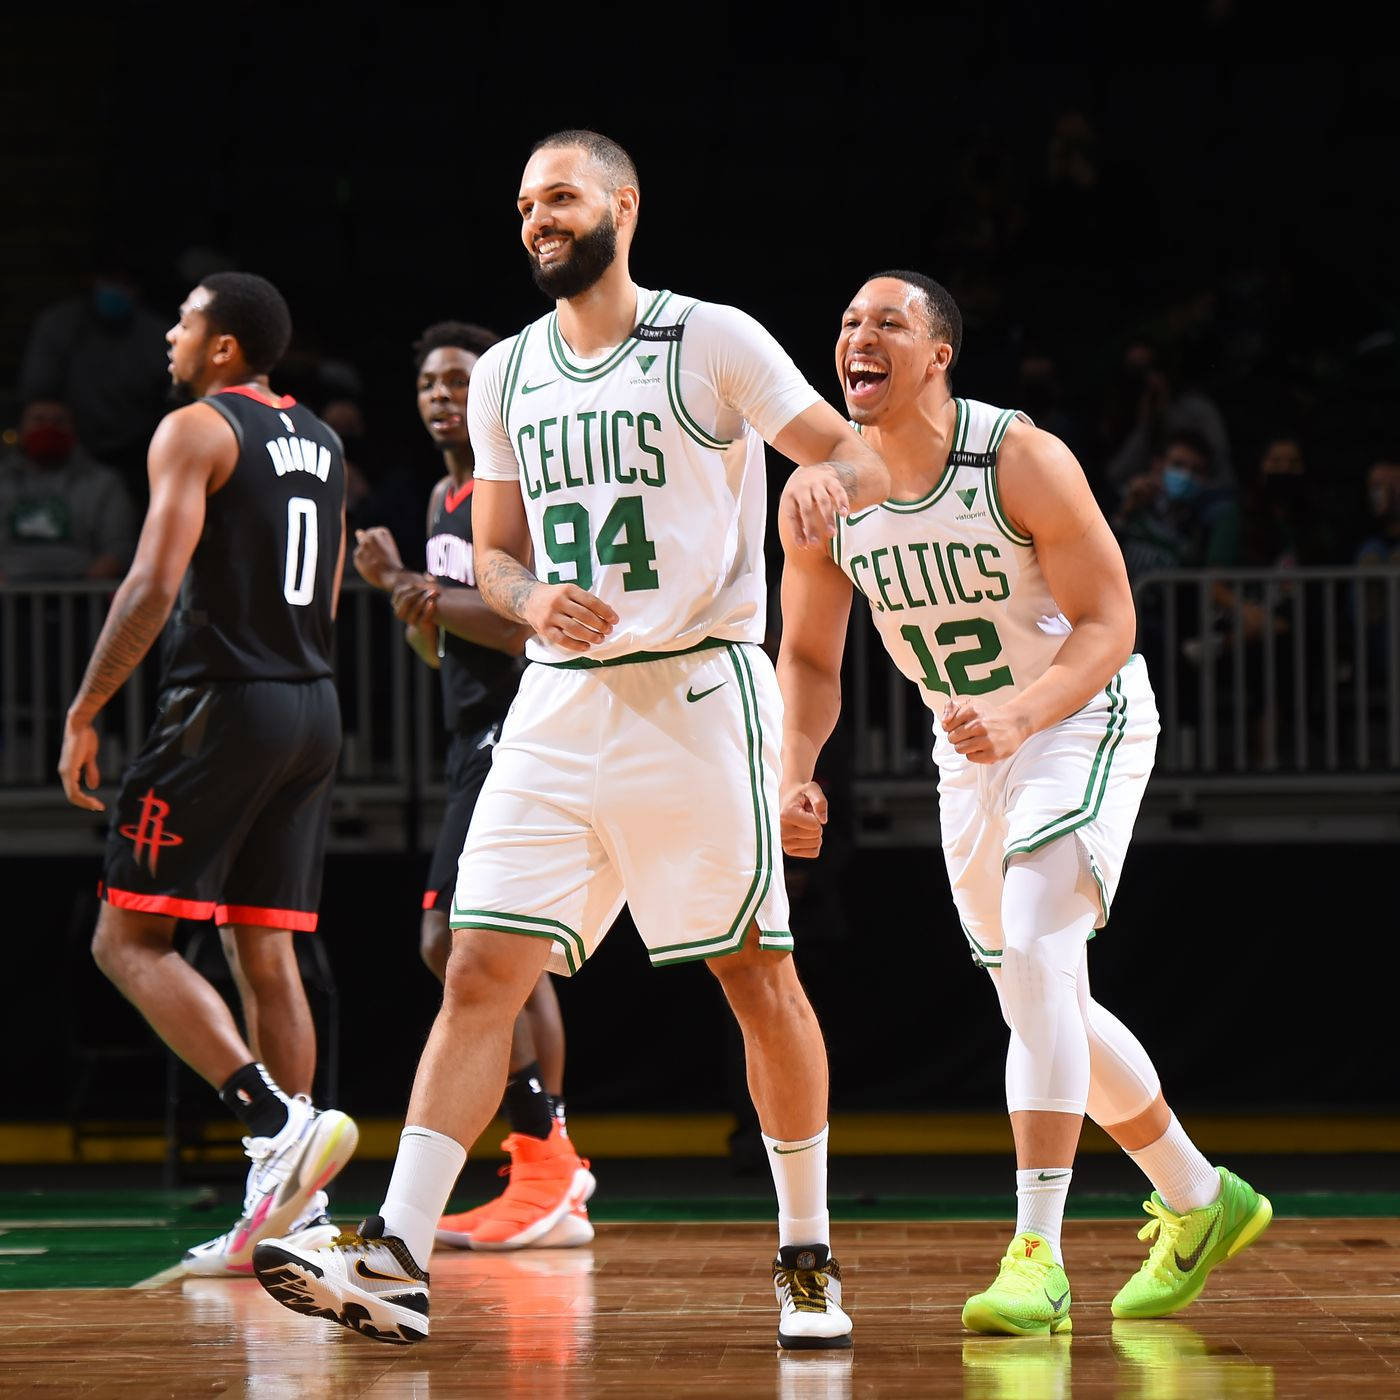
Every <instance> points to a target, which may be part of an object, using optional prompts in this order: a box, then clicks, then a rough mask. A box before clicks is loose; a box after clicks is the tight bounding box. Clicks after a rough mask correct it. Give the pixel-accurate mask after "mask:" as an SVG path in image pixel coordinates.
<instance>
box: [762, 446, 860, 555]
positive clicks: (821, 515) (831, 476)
mask: <svg viewBox="0 0 1400 1400" xmlns="http://www.w3.org/2000/svg"><path fill="white" fill-rule="evenodd" d="M778 511H779V513H780V515H781V516H782V517H783V518H785V519H786V520H787V522H788V523H789V525H790V526H791V529H792V534H793V538H794V539H796V540H797V542H798V544H800V545H803V546H804V547H805V548H808V549H825V548H826V545H827V541H828V540H830V539H833V538H834V537H835V535H836V527H837V523H838V522H839V520H840V519H841V518H842V517H843V516H846V515H849V514H850V513H851V498H850V497H849V496H848V495H847V494H846V488H845V487H844V486H842V485H841V482H840V480H839V479H838V478H837V475H836V472H835V470H834V469H833V468H832V467H831V466H830V465H829V464H827V463H825V462H818V463H816V464H815V465H813V466H810V467H798V468H797V469H796V470H795V471H794V472H793V473H792V475H791V476H789V477H788V479H787V480H786V481H785V482H784V483H783V494H782V496H781V497H780V498H779V501H778Z"/></svg>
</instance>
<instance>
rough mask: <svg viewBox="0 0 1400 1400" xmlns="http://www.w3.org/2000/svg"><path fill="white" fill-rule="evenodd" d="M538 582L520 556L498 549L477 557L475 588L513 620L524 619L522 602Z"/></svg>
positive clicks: (490, 603) (528, 598)
mask: <svg viewBox="0 0 1400 1400" xmlns="http://www.w3.org/2000/svg"><path fill="white" fill-rule="evenodd" d="M539 585H540V581H539V579H537V578H536V577H535V576H534V574H532V573H531V572H530V571H529V569H527V568H526V567H525V565H524V564H522V563H521V562H520V560H518V559H512V558H511V556H510V555H509V554H504V553H502V552H501V551H500V550H498V549H496V550H492V551H491V552H490V553H489V554H488V555H487V556H486V557H485V558H484V559H478V560H477V564H476V587H477V592H478V593H480V594H481V596H482V597H483V598H484V599H485V600H486V602H487V603H488V604H489V605H490V606H491V607H493V608H494V609H495V610H496V611H497V612H498V613H500V614H502V616H504V617H510V618H514V619H515V621H516V622H524V621H525V613H524V608H525V605H526V604H527V603H528V602H529V601H530V595H531V594H532V593H533V592H534V591H535V589H536V588H538V587H539Z"/></svg>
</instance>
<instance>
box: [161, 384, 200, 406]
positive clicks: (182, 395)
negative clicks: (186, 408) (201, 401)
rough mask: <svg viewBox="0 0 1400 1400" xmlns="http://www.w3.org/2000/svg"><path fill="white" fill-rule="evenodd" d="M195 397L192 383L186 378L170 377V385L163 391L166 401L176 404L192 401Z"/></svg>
mask: <svg viewBox="0 0 1400 1400" xmlns="http://www.w3.org/2000/svg"><path fill="white" fill-rule="evenodd" d="M196 397H197V395H196V394H195V392H194V385H193V384H191V383H190V382H189V380H187V379H172V380H171V381H170V387H169V388H168V389H167V390H166V391H165V398H166V402H167V403H173V404H175V405H177V406H179V405H181V404H187V403H193V402H194V401H195V399H196Z"/></svg>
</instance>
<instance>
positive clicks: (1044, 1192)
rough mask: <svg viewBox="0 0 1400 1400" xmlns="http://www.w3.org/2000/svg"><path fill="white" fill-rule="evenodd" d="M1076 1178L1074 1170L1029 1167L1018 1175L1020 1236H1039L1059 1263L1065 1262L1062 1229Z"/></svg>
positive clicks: (1017, 1192) (1018, 1223) (1017, 1195)
mask: <svg viewBox="0 0 1400 1400" xmlns="http://www.w3.org/2000/svg"><path fill="white" fill-rule="evenodd" d="M1073 1175H1074V1170H1073V1168H1071V1167H1027V1168H1026V1169H1025V1170H1024V1171H1018V1172H1017V1173H1016V1233H1017V1234H1018V1235H1023V1234H1025V1233H1026V1232H1027V1231H1029V1232H1030V1233H1031V1234H1033V1235H1039V1236H1040V1237H1041V1239H1043V1240H1044V1241H1045V1243H1046V1244H1048V1245H1049V1246H1050V1249H1051V1251H1052V1252H1053V1254H1054V1256H1055V1262H1056V1263H1058V1264H1063V1263H1064V1262H1065V1257H1064V1255H1063V1254H1061V1253H1060V1226H1061V1225H1062V1224H1063V1223H1064V1218H1065V1202H1066V1201H1067V1200H1068V1199H1069V1182H1070V1177H1072V1176H1073Z"/></svg>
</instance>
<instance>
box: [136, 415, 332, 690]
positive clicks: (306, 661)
mask: <svg viewBox="0 0 1400 1400" xmlns="http://www.w3.org/2000/svg"><path fill="white" fill-rule="evenodd" d="M200 402H201V403H207V404H208V405H209V406H210V407H211V408H214V409H216V410H217V411H218V412H219V413H221V414H222V415H223V416H224V417H225V418H226V419H227V420H228V422H229V425H230V426H231V427H232V428H233V431H234V434H235V435H236V437H237V438H238V449H239V450H238V464H237V466H236V467H235V468H234V471H233V474H232V476H230V477H229V479H228V481H227V482H226V483H225V484H224V485H223V486H222V487H221V488H220V489H219V490H218V491H216V492H214V493H213V495H211V496H210V497H209V498H208V500H207V502H206V505H205V517H204V531H203V533H202V534H201V535H200V538H199V544H198V545H197V546H196V547H195V551H194V557H193V558H192V559H191V560H190V566H189V569H188V570H187V571H186V573H185V578H184V582H183V583H182V584H181V586H180V598H179V601H178V602H177V603H176V606H175V611H174V614H173V615H172V617H171V619H170V623H169V625H168V627H167V628H166V634H165V638H164V672H163V677H162V679H163V683H164V684H166V685H187V684H192V683H196V682H200V681H258V680H262V681H303V680H314V679H316V678H318V677H321V676H330V675H332V674H333V661H334V657H333V650H332V645H333V624H332V616H331V609H332V605H333V602H334V596H333V595H334V589H335V568H336V560H337V557H338V556H339V553H340V545H341V533H342V529H343V527H342V523H341V521H342V513H343V510H344V506H345V460H344V455H343V453H342V450H341V444H340V439H339V437H337V435H336V433H335V431H334V430H333V429H332V428H330V427H328V426H327V425H326V424H325V423H323V422H321V420H320V419H319V418H318V417H316V415H315V414H314V413H312V412H311V410H310V409H308V408H305V407H303V406H302V405H301V404H299V403H297V402H296V400H295V399H291V398H282V399H280V400H279V401H278V402H277V404H276V406H275V407H273V406H270V405H269V404H267V403H265V402H264V401H263V400H262V399H261V398H259V397H255V396H254V394H252V393H251V392H249V391H248V390H245V389H242V388H231V389H224V390H222V391H221V392H220V393H217V394H212V395H210V396H209V397H208V398H205V399H201V400H200Z"/></svg>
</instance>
